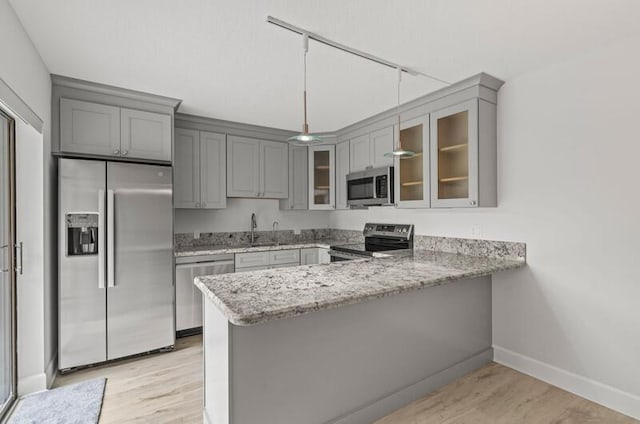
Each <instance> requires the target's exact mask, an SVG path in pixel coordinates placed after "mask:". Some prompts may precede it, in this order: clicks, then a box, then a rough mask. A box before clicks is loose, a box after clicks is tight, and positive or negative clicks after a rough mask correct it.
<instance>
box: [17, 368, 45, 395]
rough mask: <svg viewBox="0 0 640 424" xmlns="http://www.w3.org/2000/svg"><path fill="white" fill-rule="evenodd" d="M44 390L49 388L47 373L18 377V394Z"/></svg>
mask: <svg viewBox="0 0 640 424" xmlns="http://www.w3.org/2000/svg"><path fill="white" fill-rule="evenodd" d="M43 390H47V375H46V374H45V373H44V372H42V373H40V374H35V375H30V376H29V377H24V378H19V379H18V396H24V395H28V394H31V393H35V392H41V391H43Z"/></svg>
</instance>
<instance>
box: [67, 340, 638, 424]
mask: <svg viewBox="0 0 640 424" xmlns="http://www.w3.org/2000/svg"><path fill="white" fill-rule="evenodd" d="M96 377H106V378H107V386H106V390H105V397H104V404H103V409H102V414H101V416H100V424H112V423H114V424H115V423H133V424H138V423H140V424H143V423H144V424H146V423H154V424H156V423H157V424H164V423H167V424H169V423H172V424H173V423H201V422H202V399H203V389H202V384H203V369H202V337H201V336H192V337H187V338H183V339H178V341H177V343H176V349H175V350H174V351H173V352H169V353H159V354H154V355H150V356H145V357H139V358H133V359H127V360H123V361H117V362H114V363H110V364H107V365H103V366H100V367H95V368H91V369H87V370H82V371H78V372H74V373H71V374H67V375H62V376H59V377H58V378H57V379H56V381H55V386H56V387H60V386H65V385H68V384H73V383H75V382H79V381H84V380H88V379H91V378H96ZM484 423H490V424H514V423H526V424H574V423H575V424H596V423H598V424H600V423H607V424H609V423H611V424H639V423H640V421H637V420H634V419H632V418H630V417H627V416H624V415H621V414H619V413H617V412H615V411H612V410H610V409H607V408H605V407H603V406H600V405H598V404H595V403H593V402H590V401H588V400H586V399H582V398H580V397H578V396H575V395H573V394H571V393H569V392H566V391H564V390H561V389H558V388H556V387H553V386H551V385H549V384H546V383H544V382H542V381H540V380H536V379H535V378H532V377H529V376H527V375H524V374H521V373H519V372H517V371H514V370H512V369H510V368H507V367H504V366H501V365H498V364H495V363H492V364H489V365H487V366H485V367H483V368H481V369H479V370H477V371H475V372H473V373H471V374H468V375H466V376H464V377H462V378H460V379H458V380H456V381H454V382H452V383H451V384H449V385H447V386H445V387H443V388H442V389H440V390H438V391H436V392H433V393H431V394H429V395H427V396H425V397H424V398H422V399H419V400H417V401H415V402H412V403H410V404H409V405H407V406H405V407H403V408H401V409H399V410H398V411H396V412H394V413H392V414H390V415H388V416H387V417H384V418H382V419H380V420H379V421H377V422H376V423H375V424H484ZM283 424H284V423H283Z"/></svg>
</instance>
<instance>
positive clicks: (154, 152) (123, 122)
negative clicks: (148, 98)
mask: <svg viewBox="0 0 640 424" xmlns="http://www.w3.org/2000/svg"><path fill="white" fill-rule="evenodd" d="M171 140H172V135H171V116H170V115H166V114H161V113H152V112H145V111H141V110H134V109H126V108H119V107H115V106H108V105H103V104H98V103H92V102H85V101H80V100H73V99H66V98H61V99H60V150H61V152H64V153H79V154H82V155H94V156H110V157H120V158H132V159H143V160H144V159H146V160H153V161H165V162H170V161H171Z"/></svg>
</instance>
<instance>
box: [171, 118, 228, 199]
mask: <svg viewBox="0 0 640 424" xmlns="http://www.w3.org/2000/svg"><path fill="white" fill-rule="evenodd" d="M175 140H176V142H175V160H174V182H173V184H174V186H173V193H174V206H175V207H176V208H180V209H196V208H197V209H223V208H225V207H226V206H227V196H226V177H227V173H226V159H227V156H226V147H227V146H226V136H225V135H224V134H218V133H211V132H205V131H196V130H190V129H183V128H176V131H175Z"/></svg>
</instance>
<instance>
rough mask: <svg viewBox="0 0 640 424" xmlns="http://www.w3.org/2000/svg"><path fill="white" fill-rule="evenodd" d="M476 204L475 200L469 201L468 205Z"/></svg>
mask: <svg viewBox="0 0 640 424" xmlns="http://www.w3.org/2000/svg"><path fill="white" fill-rule="evenodd" d="M476 203H477V202H476V201H475V200H470V201H469V204H470V205H471V206H475V205H476Z"/></svg>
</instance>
